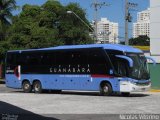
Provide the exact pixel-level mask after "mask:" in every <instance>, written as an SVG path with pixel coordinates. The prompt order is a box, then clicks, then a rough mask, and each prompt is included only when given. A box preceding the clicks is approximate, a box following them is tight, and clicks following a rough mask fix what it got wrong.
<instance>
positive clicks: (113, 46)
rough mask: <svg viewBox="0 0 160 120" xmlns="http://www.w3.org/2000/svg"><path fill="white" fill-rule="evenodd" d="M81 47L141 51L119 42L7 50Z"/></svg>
mask: <svg viewBox="0 0 160 120" xmlns="http://www.w3.org/2000/svg"><path fill="white" fill-rule="evenodd" d="M81 48H103V49H110V50H118V51H122V52H133V53H142V50H140V49H137V48H134V47H131V46H126V45H120V44H86V45H63V46H57V47H49V48H40V49H27V50H13V51H8V52H25V51H26V52H27V51H38V50H65V49H81Z"/></svg>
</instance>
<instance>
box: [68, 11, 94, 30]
mask: <svg viewBox="0 0 160 120" xmlns="http://www.w3.org/2000/svg"><path fill="white" fill-rule="evenodd" d="M67 14H74V15H75V16H76V17H77V18H78V19H80V20H81V22H83V24H85V25H86V26H87V27H88V28H89V29H90V30H92V32H94V30H93V29H92V28H91V27H90V26H89V25H88V24H87V23H86V22H85V21H84V20H82V18H80V17H79V16H78V15H77V14H76V13H75V12H73V11H67Z"/></svg>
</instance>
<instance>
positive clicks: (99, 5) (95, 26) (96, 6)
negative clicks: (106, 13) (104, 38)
mask: <svg viewBox="0 0 160 120" xmlns="http://www.w3.org/2000/svg"><path fill="white" fill-rule="evenodd" d="M92 6H93V8H94V10H95V12H94V37H95V41H94V42H95V43H96V42H97V40H98V32H97V22H98V21H97V18H98V9H100V8H101V7H102V6H109V4H106V2H101V3H99V2H98V1H97V0H94V2H93V3H92Z"/></svg>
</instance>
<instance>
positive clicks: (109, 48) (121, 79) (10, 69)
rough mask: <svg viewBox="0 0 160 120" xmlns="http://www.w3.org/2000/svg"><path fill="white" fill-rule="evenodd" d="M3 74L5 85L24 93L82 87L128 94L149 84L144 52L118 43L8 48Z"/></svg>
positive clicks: (105, 92) (146, 87)
mask: <svg viewBox="0 0 160 120" xmlns="http://www.w3.org/2000/svg"><path fill="white" fill-rule="evenodd" d="M148 59H151V60H153V59H152V58H150V57H148ZM153 61H154V60H153ZM5 77H6V86H7V87H11V88H17V89H23V91H24V92H26V93H29V92H32V91H34V92H35V93H41V92H42V90H55V91H59V92H60V91H62V90H83V91H99V93H100V94H101V95H111V94H112V93H113V92H120V93H122V94H123V95H129V94H130V93H132V92H139V91H147V90H149V89H150V87H151V81H150V74H149V70H148V66H147V58H146V57H145V56H144V53H143V52H142V51H141V50H139V49H137V48H133V47H131V46H125V45H119V44H88V45H66V46H65V45H64V46H58V47H50V48H42V49H28V50H13V51H8V52H7V54H6V75H5Z"/></svg>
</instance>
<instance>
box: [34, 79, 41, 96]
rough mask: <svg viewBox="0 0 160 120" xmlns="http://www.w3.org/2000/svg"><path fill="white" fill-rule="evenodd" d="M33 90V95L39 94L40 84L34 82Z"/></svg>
mask: <svg viewBox="0 0 160 120" xmlns="http://www.w3.org/2000/svg"><path fill="white" fill-rule="evenodd" d="M33 90H34V92H35V93H41V92H42V85H41V82H39V81H35V82H34V83H33Z"/></svg>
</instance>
